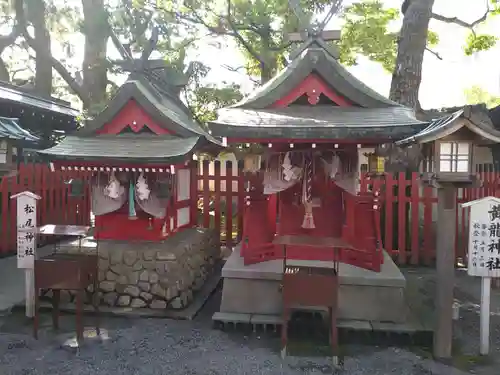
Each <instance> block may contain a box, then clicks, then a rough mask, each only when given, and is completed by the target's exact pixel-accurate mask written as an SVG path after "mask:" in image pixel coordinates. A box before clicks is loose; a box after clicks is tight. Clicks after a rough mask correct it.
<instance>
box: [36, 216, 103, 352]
mask: <svg viewBox="0 0 500 375" xmlns="http://www.w3.org/2000/svg"><path fill="white" fill-rule="evenodd" d="M89 229H90V228H89V227H81V226H65V225H46V226H44V227H42V228H39V229H38V233H39V234H44V235H61V236H73V237H78V238H79V239H80V240H81V239H82V237H84V236H85V235H87V234H88V232H89ZM80 245H81V241H80ZM56 249H57V247H56ZM97 277H98V256H97V255H94V254H64V253H57V252H54V253H53V254H51V255H48V256H46V257H43V258H41V259H36V260H35V321H34V326H33V330H34V336H35V338H36V337H37V336H38V324H39V314H38V309H39V304H40V301H39V294H40V290H41V289H51V290H52V292H53V297H52V305H53V315H52V319H53V325H54V328H56V329H57V328H58V326H59V321H58V318H59V300H60V292H61V290H75V291H77V292H78V293H77V297H76V331H77V340H78V342H79V343H80V342H81V340H82V339H83V323H82V314H83V298H84V293H86V290H87V287H88V286H89V285H93V287H94V288H93V291H94V292H93V293H94V294H95V293H96V290H97ZM92 301H93V305H94V308H95V310H96V311H98V309H99V308H98V301H97V300H96V298H95V295H94V296H93V298H92ZM97 330H98V332H99V328H98V327H97Z"/></svg>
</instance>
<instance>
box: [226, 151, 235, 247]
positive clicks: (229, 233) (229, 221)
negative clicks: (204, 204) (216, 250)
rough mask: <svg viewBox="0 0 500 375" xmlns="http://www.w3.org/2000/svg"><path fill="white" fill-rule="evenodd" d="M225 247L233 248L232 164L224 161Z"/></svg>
mask: <svg viewBox="0 0 500 375" xmlns="http://www.w3.org/2000/svg"><path fill="white" fill-rule="evenodd" d="M225 169H226V212H225V214H226V247H228V248H232V247H233V245H234V244H233V163H232V162H231V161H230V160H228V161H226V168H225Z"/></svg>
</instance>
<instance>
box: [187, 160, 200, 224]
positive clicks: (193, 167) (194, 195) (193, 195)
mask: <svg viewBox="0 0 500 375" xmlns="http://www.w3.org/2000/svg"><path fill="white" fill-rule="evenodd" d="M189 168H190V169H189V173H190V174H189V184H190V185H189V187H190V191H189V199H190V201H191V202H190V213H189V216H190V220H189V224H190V225H191V226H196V225H197V224H198V163H197V162H196V161H194V160H191V161H190V162H189Z"/></svg>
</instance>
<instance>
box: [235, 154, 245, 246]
mask: <svg viewBox="0 0 500 375" xmlns="http://www.w3.org/2000/svg"><path fill="white" fill-rule="evenodd" d="M242 171H243V160H239V161H238V192H237V194H238V239H237V242H240V241H241V240H242V238H243V215H244V212H245V174H244V173H243V172H242Z"/></svg>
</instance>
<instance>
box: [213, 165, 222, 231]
mask: <svg viewBox="0 0 500 375" xmlns="http://www.w3.org/2000/svg"><path fill="white" fill-rule="evenodd" d="M220 167H221V163H220V161H219V160H216V161H215V162H214V228H215V230H217V231H218V232H219V236H220V234H221V232H222V227H221V204H220V201H221V200H220V198H221V181H222V180H221V175H220V174H221V173H220V171H221V168H220ZM221 241H222V238H221Z"/></svg>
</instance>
